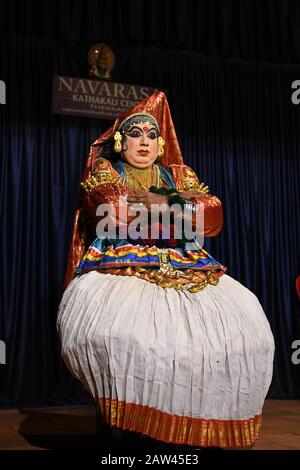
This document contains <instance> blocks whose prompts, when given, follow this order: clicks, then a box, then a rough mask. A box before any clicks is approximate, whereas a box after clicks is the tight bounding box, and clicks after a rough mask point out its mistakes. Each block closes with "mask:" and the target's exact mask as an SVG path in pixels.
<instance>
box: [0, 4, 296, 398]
mask: <svg viewBox="0 0 300 470" xmlns="http://www.w3.org/2000/svg"><path fill="white" fill-rule="evenodd" d="M141 3H142V4H143V7H141ZM146 3H147V7H146V6H145V5H146ZM186 3H187V5H188V6H187V7H186V9H183V5H185V3H184V2H180V1H179V0H178V1H173V2H168V1H166V2H160V3H157V2H101V1H99V2H94V1H90V2H83V1H77V2H76V1H75V2H69V1H64V2H60V3H59V2H57V1H52V2H49V3H48V2H40V4H39V6H37V7H36V8H37V11H36V12H35V13H36V15H37V16H33V15H31V14H30V11H31V10H32V9H33V4H32V6H31V7H30V2H25V1H19V2H14V1H11V2H10V3H8V2H7V4H6V6H5V7H2V12H1V13H2V14H1V15H0V26H1V46H0V51H1V54H0V79H2V80H5V81H6V85H7V104H6V105H5V106H1V107H0V136H1V141H0V148H1V159H0V165H1V173H0V174H1V186H0V207H1V222H2V236H1V238H0V247H1V271H2V276H1V316H0V339H1V340H4V341H5V342H6V345H7V365H6V366H1V365H0V380H1V382H0V395H1V396H0V403H1V405H2V406H15V405H16V404H27V405H28V404H49V403H50V404H51V403H52V404H59V403H79V402H86V401H87V396H86V395H85V393H84V392H83V390H82V389H81V387H80V386H79V385H78V384H77V383H75V381H74V380H73V379H72V378H71V376H70V374H69V373H68V372H67V371H66V369H65V367H64V365H63V363H62V361H61V359H60V352H59V343H58V339H57V335H56V329H55V322H56V314H57V306H58V303H59V301H60V297H61V293H62V280H63V275H64V270H65V266H66V257H67V251H68V245H69V242H70V236H71V230H72V218H73V215H74V211H75V208H76V205H77V196H78V189H79V182H80V179H81V175H82V170H83V166H84V162H85V159H86V155H87V152H88V148H89V145H90V143H91V142H92V141H93V140H94V139H95V138H96V137H97V136H98V135H99V134H101V133H102V131H104V130H105V129H107V127H108V126H109V125H110V122H109V121H102V120H93V119H88V118H76V117H65V116H54V115H52V114H51V85H52V76H53V74H60V75H64V74H65V75H70V76H79V77H86V76H87V70H88V63H87V58H86V55H87V50H88V48H89V46H90V45H92V44H94V43H95V42H100V41H105V42H108V43H109V45H110V46H111V47H112V48H113V50H114V52H115V54H116V67H115V69H114V71H113V79H114V81H118V82H124V83H136V84H141V85H148V86H154V87H158V88H163V89H167V90H168V97H169V103H170V107H171V111H172V115H173V119H174V123H175V127H176V130H177V133H178V136H179V139H180V144H181V148H182V150H183V154H184V157H185V161H186V163H187V164H189V165H190V166H192V167H193V168H194V169H195V170H196V171H197V173H198V174H199V176H200V178H201V180H203V181H205V182H206V183H207V184H208V185H209V186H210V189H211V191H212V192H214V193H215V194H217V195H218V196H219V197H220V199H221V200H222V202H223V207H224V216H225V224H224V229H223V231H222V233H221V234H220V235H219V236H218V237H217V238H216V239H214V240H208V241H207V243H206V248H207V249H208V250H209V251H210V252H211V254H212V255H213V256H214V257H216V258H217V259H218V260H220V261H221V262H223V264H225V265H226V266H227V267H228V274H229V275H230V276H232V277H234V278H236V279H238V280H239V281H240V282H242V283H244V284H245V285H246V286H247V287H248V288H250V289H251V290H252V291H253V292H255V294H256V295H257V296H258V298H259V299H260V301H261V303H262V305H263V307H264V309H265V312H266V315H267V316H268V319H269V321H270V323H271V327H272V330H273V333H274V335H275V341H276V357H275V365H274V366H275V367H274V379H273V382H272V385H271V388H270V393H269V397H272V398H296V397H298V398H299V397H300V395H299V390H300V387H299V385H300V365H299V366H296V365H293V364H292V362H291V355H292V352H293V350H292V349H291V344H292V342H293V340H295V339H300V313H299V304H298V302H297V297H296V290H295V278H296V276H297V274H299V273H300V260H299V247H298V241H299V235H300V224H299V212H298V207H299V178H300V158H299V155H300V132H299V130H300V105H299V107H297V106H295V105H293V104H292V102H291V92H292V91H291V83H292V81H293V80H296V79H300V65H297V62H298V61H299V59H300V53H299V44H300V42H299V41H298V42H297V38H298V37H299V27H298V24H297V21H298V20H297V18H300V15H299V14H300V10H299V5H298V6H297V4H296V3H294V2H287V3H288V4H289V7H287V6H286V4H284V5H283V2H282V3H281V4H280V3H278V2H276V1H273V2H251V3H249V2H244V8H245V9H244V10H242V9H241V8H240V7H239V6H235V5H236V4H234V2H232V1H226V2H222V3H220V4H215V3H214V5H215V6H214V8H213V7H211V6H206V5H205V4H204V3H203V2H196V3H195V4H194V2H186ZM159 4H161V5H162V4H163V5H164V6H163V9H162V10H159V9H158V6H159ZM191 4H194V7H195V8H194V9H193V8H191ZM212 4H213V2H210V3H209V5H212ZM271 4H272V5H273V7H271ZM28 5H29V6H28ZM170 8H172V9H173V13H174V12H175V14H176V15H177V21H174V19H173V20H172V21H171V20H170ZM293 9H294V10H293ZM17 13H18V14H17ZM297 13H298V16H297ZM197 18H198V23H197ZM272 21H273V22H272ZM243 27H244V29H243ZM197 28H198V29H197ZM288 28H289V29H288Z"/></svg>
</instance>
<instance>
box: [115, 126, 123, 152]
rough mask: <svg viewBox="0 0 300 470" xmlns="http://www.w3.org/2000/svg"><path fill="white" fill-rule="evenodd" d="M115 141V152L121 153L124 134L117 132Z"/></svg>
mask: <svg viewBox="0 0 300 470" xmlns="http://www.w3.org/2000/svg"><path fill="white" fill-rule="evenodd" d="M114 140H115V144H114V151H115V152H116V153H120V152H121V150H122V146H121V140H122V134H121V132H119V131H117V132H116V133H115V135H114Z"/></svg>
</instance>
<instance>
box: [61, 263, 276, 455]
mask: <svg viewBox="0 0 300 470" xmlns="http://www.w3.org/2000/svg"><path fill="white" fill-rule="evenodd" d="M57 328H58V332H59V336H60V338H61V344H62V357H63V359H64V361H65V363H66V365H67V367H68V369H69V370H70V371H71V373H72V374H73V375H74V376H75V377H76V378H77V379H78V380H79V381H80V382H81V383H82V384H83V385H84V387H85V388H86V390H87V391H88V392H89V393H90V395H91V396H92V397H93V399H94V401H95V404H96V405H97V407H98V408H99V410H100V412H101V413H102V415H103V418H104V419H105V420H106V422H107V423H108V424H109V425H110V426H112V427H116V428H120V429H129V430H131V431H136V432H139V433H142V434H146V435H148V436H151V437H153V438H155V439H158V440H162V441H165V442H173V443H176V444H188V445H195V446H219V447H247V446H251V445H252V444H253V443H254V442H255V441H256V440H257V439H258V438H259V435H260V429H261V414H262V407H263V403H264V400H265V397H266V394H267V392H268V389H269V386H270V383H271V378H272V371H273V356H274V340H273V335H272V332H271V330H270V326H269V322H268V320H267V318H266V316H265V314H264V311H263V309H262V307H261V305H260V303H259V301H258V299H257V297H256V296H255V295H254V294H253V293H252V292H251V291H249V290H248V289H247V288H246V287H244V286H243V285H242V284H240V283H239V282H238V281H236V280H234V279H233V278H231V277H230V276H228V275H226V274H224V275H223V276H222V277H221V278H220V280H219V284H218V285H216V286H213V285H208V286H207V287H206V288H205V289H204V290H203V291H201V292H198V293H190V292H188V291H177V290H175V289H173V288H171V289H164V288H162V287H160V286H158V285H156V284H152V283H150V282H148V281H145V280H142V279H139V278H137V277H134V276H132V277H128V276H118V275H112V274H103V273H99V272H97V271H91V272H89V273H88V274H84V275H81V276H78V277H76V278H75V279H74V280H73V281H72V282H71V283H70V285H69V286H68V287H67V289H66V291H65V293H64V295H63V298H62V301H61V304H60V307H59V314H58V320H57Z"/></svg>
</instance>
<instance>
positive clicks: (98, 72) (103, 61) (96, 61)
mask: <svg viewBox="0 0 300 470" xmlns="http://www.w3.org/2000/svg"><path fill="white" fill-rule="evenodd" d="M88 61H89V64H90V65H91V68H90V70H89V76H90V77H93V78H96V79H97V78H98V79H101V80H111V75H110V72H111V71H112V69H113V67H114V65H115V56H114V53H113V51H112V50H111V49H110V47H108V46H107V45H106V44H104V43H101V44H95V45H94V46H92V47H91V48H90V50H89V52H88Z"/></svg>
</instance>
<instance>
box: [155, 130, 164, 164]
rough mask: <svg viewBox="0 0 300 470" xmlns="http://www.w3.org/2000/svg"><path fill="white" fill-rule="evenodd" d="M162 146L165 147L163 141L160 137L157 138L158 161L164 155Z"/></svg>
mask: <svg viewBox="0 0 300 470" xmlns="http://www.w3.org/2000/svg"><path fill="white" fill-rule="evenodd" d="M164 145H165V141H164V139H163V138H162V137H161V136H159V138H158V141H157V158H158V159H159V160H160V159H161V157H162V156H163V154H164Z"/></svg>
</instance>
